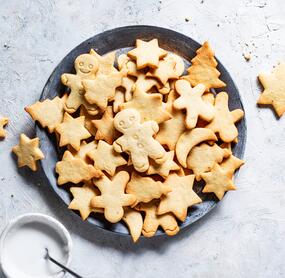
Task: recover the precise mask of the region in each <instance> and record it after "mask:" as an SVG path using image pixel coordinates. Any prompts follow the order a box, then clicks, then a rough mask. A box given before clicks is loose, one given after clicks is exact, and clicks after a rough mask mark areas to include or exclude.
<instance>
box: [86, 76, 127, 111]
mask: <svg viewBox="0 0 285 278" xmlns="http://www.w3.org/2000/svg"><path fill="white" fill-rule="evenodd" d="M122 77H123V74H122V72H118V71H114V72H111V73H108V74H100V73H98V74H97V75H96V78H95V79H94V80H84V81H82V84H83V87H84V89H85V92H86V93H85V95H84V97H85V99H86V100H87V101H88V102H89V103H91V104H96V105H97V106H98V107H99V108H100V109H101V110H105V109H106V107H107V105H108V101H109V100H112V99H113V98H114V96H115V91H116V88H117V87H119V86H120V85H121V84H122Z"/></svg>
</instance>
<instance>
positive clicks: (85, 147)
mask: <svg viewBox="0 0 285 278" xmlns="http://www.w3.org/2000/svg"><path fill="white" fill-rule="evenodd" d="M96 148H97V141H96V140H94V141H91V142H89V143H87V142H86V141H82V142H81V145H80V149H79V151H74V149H73V148H72V147H70V146H67V149H68V150H69V151H70V152H71V153H72V154H73V156H74V157H76V158H81V159H82V160H84V161H85V162H86V163H90V158H89V157H88V156H87V154H88V153H89V152H91V151H93V150H96Z"/></svg>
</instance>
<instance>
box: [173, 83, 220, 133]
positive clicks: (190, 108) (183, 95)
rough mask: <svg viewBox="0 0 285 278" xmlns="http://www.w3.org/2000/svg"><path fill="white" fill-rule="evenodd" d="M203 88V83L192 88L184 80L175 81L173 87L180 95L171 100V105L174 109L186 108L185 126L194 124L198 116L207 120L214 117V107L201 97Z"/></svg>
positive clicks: (190, 126) (191, 126)
mask: <svg viewBox="0 0 285 278" xmlns="http://www.w3.org/2000/svg"><path fill="white" fill-rule="evenodd" d="M205 88H206V87H205V86H204V85H203V84H198V85H197V86H195V87H194V88H192V87H191V85H190V83H189V82H188V81H186V80H178V81H177V82H176V83H175V89H176V91H177V93H178V94H179V95H180V97H179V98H178V99H176V100H175V101H174V102H173V106H174V107H175V108H176V109H186V127H187V128H189V129H191V128H194V127H195V126H196V124H197V121H198V117H200V118H201V119H203V120H205V121H207V122H209V121H211V120H212V119H213V118H214V115H215V110H214V107H213V106H212V105H211V104H210V103H208V102H205V101H204V100H203V99H202V95H203V94H204V92H205Z"/></svg>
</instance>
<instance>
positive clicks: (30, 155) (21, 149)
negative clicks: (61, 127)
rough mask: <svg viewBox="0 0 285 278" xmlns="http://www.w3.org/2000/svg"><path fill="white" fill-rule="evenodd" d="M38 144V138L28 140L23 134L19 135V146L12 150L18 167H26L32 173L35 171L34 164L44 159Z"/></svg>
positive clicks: (35, 165) (35, 166)
mask: <svg viewBox="0 0 285 278" xmlns="http://www.w3.org/2000/svg"><path fill="white" fill-rule="evenodd" d="M39 144H40V140H39V138H34V139H30V138H29V137H27V136H26V135H25V134H23V133H22V134H21V135H20V141H19V144H18V145H17V146H15V147H13V148H12V151H13V153H15V154H16V155H17V157H18V167H23V166H28V167H29V168H30V169H31V170H33V171H36V170H37V164H36V162H37V161H38V160H40V159H43V158H44V157H45V156H44V154H43V153H42V151H41V150H40V148H39Z"/></svg>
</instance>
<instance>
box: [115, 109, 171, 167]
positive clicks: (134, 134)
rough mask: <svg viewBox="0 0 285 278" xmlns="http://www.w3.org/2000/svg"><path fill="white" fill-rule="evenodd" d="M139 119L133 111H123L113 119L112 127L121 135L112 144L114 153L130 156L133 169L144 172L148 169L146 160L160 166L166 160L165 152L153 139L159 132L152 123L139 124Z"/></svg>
mask: <svg viewBox="0 0 285 278" xmlns="http://www.w3.org/2000/svg"><path fill="white" fill-rule="evenodd" d="M140 121H141V117H140V114H139V112H138V111H137V110H135V109H125V110H123V111H121V112H119V113H118V114H117V115H116V116H115V118H114V126H115V128H116V129H117V130H118V131H120V132H121V133H122V134H123V135H122V136H121V137H119V138H118V139H117V140H116V141H115V142H114V144H113V146H114V149H115V151H117V152H127V153H128V154H130V157H131V160H132V163H133V165H134V168H135V169H136V170H137V171H138V172H145V171H146V170H147V169H148V168H149V160H148V158H152V159H153V160H154V161H155V162H156V163H158V164H161V163H163V162H164V161H165V160H166V151H165V150H164V148H163V147H162V146H161V145H160V144H159V142H158V141H156V140H155V139H154V138H153V135H154V134H156V133H157V131H158V130H159V127H158V124H157V123H156V122H154V121H147V122H144V123H142V124H141V123H140Z"/></svg>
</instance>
